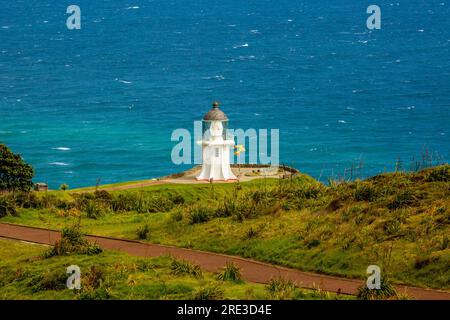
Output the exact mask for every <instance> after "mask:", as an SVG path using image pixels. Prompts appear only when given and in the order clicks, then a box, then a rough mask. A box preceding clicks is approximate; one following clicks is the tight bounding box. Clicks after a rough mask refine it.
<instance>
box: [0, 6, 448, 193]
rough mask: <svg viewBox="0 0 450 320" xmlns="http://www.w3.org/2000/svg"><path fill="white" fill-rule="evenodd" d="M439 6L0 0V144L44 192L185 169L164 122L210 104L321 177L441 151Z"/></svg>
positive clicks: (443, 29)
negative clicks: (77, 18)
mask: <svg viewBox="0 0 450 320" xmlns="http://www.w3.org/2000/svg"><path fill="white" fill-rule="evenodd" d="M71 4H75V5H78V6H79V7H80V9H81V29H79V30H76V29H75V30H69V29H68V28H67V26H66V20H67V18H68V17H69V14H67V13H66V9H67V7H68V6H69V5H71ZM371 4H376V5H378V6H379V7H380V8H381V29H379V30H369V29H368V28H367V26H366V20H367V18H368V17H369V15H370V14H368V13H367V12H366V10H367V7H368V6H369V5H371ZM449 17H450V2H447V1H446V0H438V1H418V0H408V1H405V0H402V1H376V3H373V1H348V0H333V1H331V0H323V1H312V0H311V1H286V0H282V1H267V0H249V1H242V0H241V1H237V0H227V1H218V0H192V1H186V0H184V1H182V0H154V1H130V0H128V1H117V0H115V1H113V0H108V1H106V0H104V1H100V0H99V1H87V0H74V1H73V2H70V3H69V2H67V1H49V0H39V1H38V0H26V1H25V0H22V1H6V0H2V1H1V3H0V142H1V143H6V144H7V145H8V146H9V147H10V148H11V149H12V150H13V151H14V152H18V153H20V154H21V155H22V156H23V157H24V159H25V160H26V161H27V162H29V163H31V164H32V165H33V166H34V168H35V171H36V177H35V179H34V181H35V182H47V183H48V184H49V185H50V187H52V188H57V187H58V186H59V185H60V184H62V183H67V184H68V185H69V186H70V188H74V187H81V186H89V185H94V184H95V183H96V182H97V181H100V183H102V184H105V183H113V182H120V181H128V180H139V179H148V178H153V177H159V176H163V175H166V174H169V173H173V172H179V171H182V170H185V169H186V168H188V167H190V166H189V165H181V166H179V165H175V164H173V163H172V161H171V150H172V148H173V147H174V145H175V144H176V142H173V141H171V133H172V132H173V130H175V129H177V128H186V129H189V130H193V121H195V120H200V119H201V118H202V116H203V115H204V114H205V113H206V112H207V111H208V110H209V109H210V106H211V103H212V101H214V100H218V101H220V102H221V108H222V110H224V111H225V112H226V113H227V115H228V117H229V119H230V123H229V127H230V128H242V129H248V128H255V129H279V130H280V162H281V163H284V164H287V165H292V166H295V167H296V168H298V169H300V170H301V171H302V172H305V173H307V174H310V175H312V176H313V177H315V178H319V179H321V180H324V179H327V178H328V177H335V176H342V175H344V174H345V173H348V172H349V171H348V168H355V167H359V169H358V170H357V171H358V173H357V174H356V173H355V177H356V176H361V177H363V176H369V175H374V174H377V173H380V172H384V171H392V170H394V167H395V164H396V162H398V159H401V161H402V163H403V164H404V167H408V166H409V163H410V162H411V161H413V160H412V159H413V158H414V159H420V158H421V155H422V154H423V153H424V152H425V153H428V154H429V155H430V154H431V155H432V156H433V160H436V161H438V162H444V161H448V160H449V158H450V152H449V151H450V141H449V136H450V130H449V124H450V112H449V110H450V18H449ZM352 172H353V170H352ZM98 179H99V180H98Z"/></svg>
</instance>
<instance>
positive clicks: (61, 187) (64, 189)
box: [59, 183, 69, 191]
mask: <svg viewBox="0 0 450 320" xmlns="http://www.w3.org/2000/svg"><path fill="white" fill-rule="evenodd" d="M59 189H61V190H62V191H66V190H67V189H69V185H68V184H67V183H63V184H62V185H60V186H59Z"/></svg>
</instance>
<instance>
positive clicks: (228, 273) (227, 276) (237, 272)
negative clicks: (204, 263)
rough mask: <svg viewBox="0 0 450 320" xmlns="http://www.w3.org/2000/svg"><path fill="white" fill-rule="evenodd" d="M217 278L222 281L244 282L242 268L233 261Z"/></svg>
mask: <svg viewBox="0 0 450 320" xmlns="http://www.w3.org/2000/svg"><path fill="white" fill-rule="evenodd" d="M217 279H218V280H220V281H231V282H242V274H241V268H239V267H238V266H236V265H235V264H234V263H232V262H230V263H227V265H226V266H225V267H223V268H222V271H221V272H219V274H218V275H217Z"/></svg>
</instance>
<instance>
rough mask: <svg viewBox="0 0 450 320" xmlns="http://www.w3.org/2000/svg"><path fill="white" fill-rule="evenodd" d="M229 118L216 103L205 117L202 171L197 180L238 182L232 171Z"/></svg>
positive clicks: (232, 143)
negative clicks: (228, 132)
mask: <svg viewBox="0 0 450 320" xmlns="http://www.w3.org/2000/svg"><path fill="white" fill-rule="evenodd" d="M227 127H228V117H227V116H226V114H225V113H224V112H223V111H222V110H220V109H219V103H217V102H214V103H213V107H212V109H211V110H209V111H208V113H206V115H205V116H204V117H203V138H202V140H201V141H199V143H200V144H201V145H202V171H201V172H200V174H199V175H198V176H197V180H203V181H210V182H213V181H230V180H236V176H235V175H234V174H233V171H231V167H230V154H231V150H232V148H233V146H234V140H233V139H227Z"/></svg>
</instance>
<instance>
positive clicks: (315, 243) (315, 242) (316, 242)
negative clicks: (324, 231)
mask: <svg viewBox="0 0 450 320" xmlns="http://www.w3.org/2000/svg"><path fill="white" fill-rule="evenodd" d="M319 245H320V240H319V239H311V240H309V241H306V247H307V248H308V249H311V248H314V247H317V246H319Z"/></svg>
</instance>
